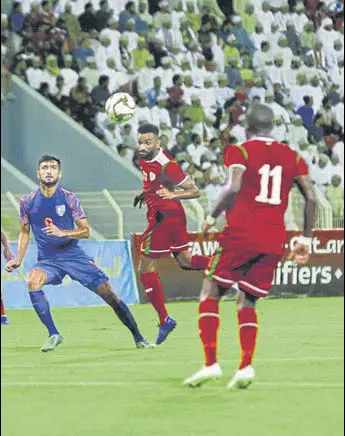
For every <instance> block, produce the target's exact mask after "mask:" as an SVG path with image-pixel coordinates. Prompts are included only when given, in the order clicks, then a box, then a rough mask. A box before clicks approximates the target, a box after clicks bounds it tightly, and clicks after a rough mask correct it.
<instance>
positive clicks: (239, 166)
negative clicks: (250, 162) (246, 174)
mask: <svg viewBox="0 0 345 436" xmlns="http://www.w3.org/2000/svg"><path fill="white" fill-rule="evenodd" d="M232 168H239V169H240V170H243V171H246V170H247V167H246V166H244V165H242V164H239V163H235V164H232V165H230V166H229V167H228V169H229V170H230V169H232Z"/></svg>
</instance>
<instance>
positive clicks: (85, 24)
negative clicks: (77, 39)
mask: <svg viewBox="0 0 345 436" xmlns="http://www.w3.org/2000/svg"><path fill="white" fill-rule="evenodd" d="M79 24H80V28H81V30H82V31H83V32H89V31H90V30H92V29H95V30H97V19H96V17H95V14H94V11H93V6H92V3H86V5H85V7H84V12H83V13H82V14H81V15H80V17H79Z"/></svg>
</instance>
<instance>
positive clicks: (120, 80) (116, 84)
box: [100, 58, 131, 94]
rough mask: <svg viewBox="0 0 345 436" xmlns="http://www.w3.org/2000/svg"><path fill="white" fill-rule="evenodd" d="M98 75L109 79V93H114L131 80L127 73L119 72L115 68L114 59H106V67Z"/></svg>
mask: <svg viewBox="0 0 345 436" xmlns="http://www.w3.org/2000/svg"><path fill="white" fill-rule="evenodd" d="M100 74H102V75H104V76H108V77H109V91H110V93H111V94H112V93H114V92H117V91H119V90H120V88H123V87H124V86H125V85H127V84H129V82H130V80H131V78H130V76H128V74H127V73H124V72H123V71H119V70H118V69H117V68H116V62H115V59H114V58H108V59H107V66H106V68H103V69H102V70H100Z"/></svg>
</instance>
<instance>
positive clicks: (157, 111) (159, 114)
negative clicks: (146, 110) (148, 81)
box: [151, 95, 172, 127]
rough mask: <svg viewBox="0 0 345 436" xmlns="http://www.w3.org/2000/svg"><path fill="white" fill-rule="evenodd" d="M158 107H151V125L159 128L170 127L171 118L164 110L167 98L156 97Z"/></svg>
mask: <svg viewBox="0 0 345 436" xmlns="http://www.w3.org/2000/svg"><path fill="white" fill-rule="evenodd" d="M157 100H158V106H153V107H152V108H151V119H152V123H153V124H155V125H157V126H160V125H161V124H166V125H167V126H169V127H171V125H172V124H171V118H170V114H169V111H168V110H167V109H166V107H167V104H168V100H167V97H164V96H162V95H161V96H160V97H158V99H157Z"/></svg>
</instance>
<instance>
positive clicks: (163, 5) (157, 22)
mask: <svg viewBox="0 0 345 436" xmlns="http://www.w3.org/2000/svg"><path fill="white" fill-rule="evenodd" d="M158 7H159V10H158V11H157V12H155V13H154V15H153V25H154V27H155V29H160V28H161V27H162V26H163V22H164V20H165V19H166V18H169V19H171V18H170V7H169V3H168V2H167V0H161V1H160V2H159V3H158Z"/></svg>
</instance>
